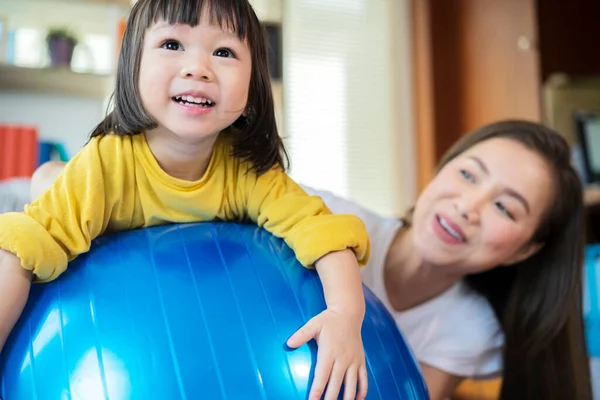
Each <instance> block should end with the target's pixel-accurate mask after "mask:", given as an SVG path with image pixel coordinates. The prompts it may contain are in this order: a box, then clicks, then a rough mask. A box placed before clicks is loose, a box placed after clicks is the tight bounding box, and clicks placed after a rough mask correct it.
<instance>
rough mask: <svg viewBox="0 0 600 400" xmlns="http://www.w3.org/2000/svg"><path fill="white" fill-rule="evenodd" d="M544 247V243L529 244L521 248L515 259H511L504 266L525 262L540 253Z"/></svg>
mask: <svg viewBox="0 0 600 400" xmlns="http://www.w3.org/2000/svg"><path fill="white" fill-rule="evenodd" d="M542 247H544V243H528V244H526V245H525V246H523V247H522V248H521V250H519V251H518V252H517V253H516V254H515V255H514V256H513V257H511V258H510V259H509V260H508V261H506V262H505V263H503V264H502V265H504V266H508V265H514V264H516V263H519V262H521V261H523V260H526V259H528V258H529V257H531V256H532V255H534V254H535V253H537V252H538V251H540V250H541V249H542Z"/></svg>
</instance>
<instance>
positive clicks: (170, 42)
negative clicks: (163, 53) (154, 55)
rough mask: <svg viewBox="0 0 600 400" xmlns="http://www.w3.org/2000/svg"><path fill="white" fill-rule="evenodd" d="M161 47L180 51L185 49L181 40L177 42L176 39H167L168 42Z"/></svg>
mask: <svg viewBox="0 0 600 400" xmlns="http://www.w3.org/2000/svg"><path fill="white" fill-rule="evenodd" d="M161 47H162V48H163V49H167V50H173V51H180V50H182V49H183V47H182V46H181V44H179V42H177V41H175V40H167V41H166V42H164V43H163V45H162V46H161Z"/></svg>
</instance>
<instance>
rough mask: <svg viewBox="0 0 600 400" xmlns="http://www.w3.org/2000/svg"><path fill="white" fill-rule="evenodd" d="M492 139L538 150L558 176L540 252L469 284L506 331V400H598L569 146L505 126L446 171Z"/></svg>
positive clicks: (578, 189)
mask: <svg viewBox="0 0 600 400" xmlns="http://www.w3.org/2000/svg"><path fill="white" fill-rule="evenodd" d="M492 138H506V139H510V140H514V141H516V142H519V143H520V144H522V145H523V146H525V147H527V148H528V149H531V150H533V151H535V152H536V153H537V154H539V155H540V156H541V157H543V159H544V160H545V161H546V163H547V165H548V166H549V167H550V170H551V173H552V176H553V177H554V187H553V196H552V201H551V202H550V205H549V208H548V209H547V210H546V212H545V214H544V216H543V217H542V221H541V222H540V225H539V227H538V228H537V230H536V232H535V233H534V235H533V237H532V241H533V242H534V243H541V244H543V246H542V247H541V249H540V250H539V251H538V252H537V253H536V254H534V255H533V256H531V257H530V258H528V259H526V260H524V261H521V262H519V263H517V264H514V265H511V266H502V267H498V268H494V269H492V270H489V271H486V272H482V273H478V274H474V275H469V276H467V277H466V281H467V282H468V284H469V285H470V286H472V287H473V288H474V289H475V290H477V291H478V292H479V293H481V294H483V295H484V296H485V297H486V298H487V299H488V301H489V302H490V303H491V305H492V307H493V308H494V311H495V313H496V315H497V316H498V319H499V320H500V323H501V325H502V328H503V330H504V334H505V347H504V357H503V358H504V366H503V378H502V389H501V394H500V399H502V400H508V399H510V400H518V399H544V400H553V399H556V400H564V399H573V400H580V399H581V400H583V399H585V400H587V399H591V398H592V395H591V386H590V373H589V364H588V356H587V349H586V345H585V336H584V327H583V311H582V270H583V254H584V253H583V251H584V245H585V242H584V204H583V194H582V186H581V182H580V180H579V177H578V175H577V173H576V171H575V170H574V169H573V167H572V166H571V159H570V149H569V146H568V144H567V142H566V141H565V140H564V139H563V138H562V137H561V136H560V135H559V134H558V133H556V132H555V131H553V130H551V129H549V128H547V127H544V126H542V125H540V124H536V123H533V122H527V121H518V120H509V121H500V122H497V123H493V124H490V125H487V126H484V127H482V128H480V129H478V130H476V131H474V132H472V133H470V134H469V135H466V136H465V137H463V139H462V140H460V141H458V142H457V143H456V144H455V145H454V146H453V147H452V148H451V149H450V150H449V151H448V152H447V153H446V155H445V156H444V157H443V159H442V160H441V163H440V166H439V168H442V167H443V166H444V165H445V164H446V163H448V162H449V161H451V160H452V159H454V158H455V157H457V156H458V155H460V154H461V153H463V152H464V151H465V150H467V149H469V148H471V147H472V146H474V145H476V144H477V143H480V142H482V141H485V140H488V139H492ZM506 162H507V163H509V162H510V160H509V159H507V160H506Z"/></svg>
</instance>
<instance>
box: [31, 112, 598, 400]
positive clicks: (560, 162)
mask: <svg viewBox="0 0 600 400" xmlns="http://www.w3.org/2000/svg"><path fill="white" fill-rule="evenodd" d="M61 169H62V164H46V165H44V166H43V167H42V168H40V169H39V170H38V171H37V172H36V174H35V175H34V177H33V183H32V196H33V198H35V197H37V195H38V194H39V193H40V192H41V191H43V190H44V189H45V188H46V187H47V186H49V185H50V183H51V182H52V180H53V179H54V178H55V177H56V175H57V174H58V173H60V170H61ZM306 189H307V191H309V192H311V193H313V194H317V195H320V196H322V197H323V199H324V200H325V202H326V203H327V204H328V206H329V207H330V208H331V209H332V210H333V211H334V212H337V213H353V214H356V215H358V216H360V217H361V218H362V219H363V221H364V222H365V224H366V226H367V228H368V230H369V234H370V237H371V245H372V252H371V253H372V255H371V261H370V263H369V265H368V266H367V267H365V268H364V269H363V281H364V282H365V284H366V285H367V286H369V287H370V288H371V289H372V290H373V291H374V293H375V294H376V295H377V296H378V297H379V298H380V299H381V300H382V301H383V303H384V304H385V305H386V307H387V308H388V309H389V310H390V312H391V313H392V315H393V316H394V318H395V320H396V322H397V323H398V325H399V327H400V329H401V330H402V332H403V334H404V336H405V337H406V339H407V340H408V342H409V344H410V345H411V347H412V348H413V351H414V353H415V356H416V358H417V359H418V361H419V362H420V363H421V366H422V371H423V374H424V376H425V380H426V382H427V386H428V388H429V391H430V395H431V399H432V400H439V399H444V398H446V397H448V396H450V395H451V393H452V392H453V391H454V389H455V388H456V386H457V385H458V384H459V383H460V381H461V380H462V379H464V378H466V377H475V378H481V377H489V376H496V375H501V376H502V382H503V383H502V389H501V395H500V398H501V399H503V400H505V399H510V400H515V399H516V400H518V399H544V400H552V399H556V400H564V399H577V400H579V399H581V400H587V399H591V393H590V392H591V389H590V379H589V369H588V361H587V354H586V349H585V345H584V336H583V326H582V325H583V324H582V311H581V280H582V277H581V274H582V262H583V261H582V258H583V237H582V236H583V221H582V213H583V202H582V188H581V185H580V182H579V179H578V177H577V174H576V173H575V171H574V170H573V168H572V167H571V165H570V160H569V148H568V146H567V144H566V142H565V141H564V140H563V139H562V138H561V137H560V136H559V135H558V134H556V133H555V132H553V131H551V130H549V129H547V128H545V127H542V126H540V125H537V124H533V123H528V122H522V121H504V122H499V123H496V124H491V125H488V126H485V127H483V128H481V129H479V130H477V131H475V132H473V133H471V134H470V135H468V136H466V137H464V138H463V139H462V140H460V141H459V142H458V143H457V144H456V145H455V146H454V147H453V148H452V149H450V151H449V152H448V153H447V155H446V156H445V157H444V158H443V160H442V162H441V164H440V168H439V170H438V173H437V175H436V177H435V178H434V179H433V180H432V182H431V183H430V184H429V185H428V186H427V187H426V188H425V190H424V191H423V193H422V194H421V195H420V197H419V198H418V200H417V202H416V205H415V207H414V210H411V212H410V213H409V216H408V217H407V218H406V219H405V220H403V221H398V220H395V219H386V218H383V217H380V216H377V215H375V214H373V213H370V212H368V211H366V210H364V209H362V208H360V207H358V206H357V205H355V204H353V203H351V202H348V201H345V200H342V199H340V198H337V197H335V196H333V195H332V194H331V193H327V192H319V191H316V190H314V189H311V188H306Z"/></svg>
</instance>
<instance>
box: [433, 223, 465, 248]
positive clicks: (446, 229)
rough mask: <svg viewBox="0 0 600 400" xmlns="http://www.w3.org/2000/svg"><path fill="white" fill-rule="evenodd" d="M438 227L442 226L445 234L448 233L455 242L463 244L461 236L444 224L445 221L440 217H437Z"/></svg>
mask: <svg viewBox="0 0 600 400" xmlns="http://www.w3.org/2000/svg"><path fill="white" fill-rule="evenodd" d="M437 219H438V221H439V223H440V225H442V228H444V230H445V231H446V232H448V233H449V234H450V236H452V237H453V238H454V239H456V240H460V241H461V242H464V241H465V239H464V238H463V237H462V235H460V234H459V233H458V232H456V231H455V230H454V229H452V227H451V226H450V225H449V224H448V222H446V220H445V219H444V218H442V217H437Z"/></svg>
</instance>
